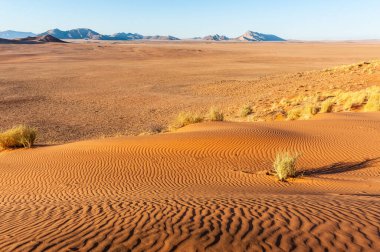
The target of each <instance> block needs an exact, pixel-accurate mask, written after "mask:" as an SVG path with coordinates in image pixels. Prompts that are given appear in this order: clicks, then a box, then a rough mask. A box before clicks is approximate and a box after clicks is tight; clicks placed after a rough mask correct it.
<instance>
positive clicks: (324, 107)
mask: <svg viewBox="0 0 380 252" xmlns="http://www.w3.org/2000/svg"><path fill="white" fill-rule="evenodd" d="M333 105H334V100H333V99H331V98H328V99H326V100H324V101H323V102H322V103H321V109H320V110H319V113H330V112H331V111H332V108H333Z"/></svg>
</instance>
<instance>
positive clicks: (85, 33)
mask: <svg viewBox="0 0 380 252" xmlns="http://www.w3.org/2000/svg"><path fill="white" fill-rule="evenodd" d="M47 34H49V35H52V36H54V37H56V38H59V39H92V40H140V39H148V40H179V38H176V37H173V36H159V35H156V36H143V35H141V34H138V33H125V32H121V33H115V34H113V35H103V34H100V33H98V32H96V31H93V30H91V29H87V28H79V29H73V30H68V31H62V30H59V29H53V30H49V31H47V32H44V33H41V34H40V36H43V35H47Z"/></svg>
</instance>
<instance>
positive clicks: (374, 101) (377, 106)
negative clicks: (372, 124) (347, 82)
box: [364, 93, 380, 112]
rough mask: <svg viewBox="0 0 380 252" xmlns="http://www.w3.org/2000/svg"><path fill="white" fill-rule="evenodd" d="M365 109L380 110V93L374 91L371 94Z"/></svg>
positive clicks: (368, 110)
mask: <svg viewBox="0 0 380 252" xmlns="http://www.w3.org/2000/svg"><path fill="white" fill-rule="evenodd" d="M364 111H367V112H370V111H374V112H376V111H380V93H373V94H371V95H370V96H369V98H368V101H367V104H366V105H365V106H364Z"/></svg>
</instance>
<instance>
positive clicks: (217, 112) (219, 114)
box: [208, 107, 224, 121]
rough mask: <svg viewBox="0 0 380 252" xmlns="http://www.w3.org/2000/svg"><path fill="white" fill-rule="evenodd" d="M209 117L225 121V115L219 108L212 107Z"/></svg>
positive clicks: (212, 119)
mask: <svg viewBox="0 0 380 252" xmlns="http://www.w3.org/2000/svg"><path fill="white" fill-rule="evenodd" d="M208 119H209V120H210V121H223V120H224V115H223V113H222V112H221V111H220V110H219V109H217V108H215V107H211V108H210V111H209V113H208Z"/></svg>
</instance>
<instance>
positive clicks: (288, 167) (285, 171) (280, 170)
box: [273, 152, 299, 181]
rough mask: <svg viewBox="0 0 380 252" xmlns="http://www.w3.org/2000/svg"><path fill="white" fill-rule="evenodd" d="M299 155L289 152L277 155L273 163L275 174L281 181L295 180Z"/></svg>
mask: <svg viewBox="0 0 380 252" xmlns="http://www.w3.org/2000/svg"><path fill="white" fill-rule="evenodd" d="M298 157H299V155H298V154H291V153H289V152H282V153H277V155H276V158H275V160H274V162H273V169H274V173H275V175H276V176H277V178H278V179H279V180H281V181H286V179H287V178H294V177H295V176H296V175H297V170H296V162H297V159H298Z"/></svg>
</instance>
